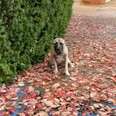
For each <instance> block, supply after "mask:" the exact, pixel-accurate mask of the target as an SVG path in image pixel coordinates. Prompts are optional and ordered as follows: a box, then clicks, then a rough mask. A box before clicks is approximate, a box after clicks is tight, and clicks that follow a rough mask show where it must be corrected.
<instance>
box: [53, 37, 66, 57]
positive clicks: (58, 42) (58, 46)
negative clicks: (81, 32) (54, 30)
mask: <svg viewBox="0 0 116 116" xmlns="http://www.w3.org/2000/svg"><path fill="white" fill-rule="evenodd" d="M64 45H65V41H64V39H62V38H56V39H55V40H54V50H55V52H56V54H57V55H60V54H62V53H63V46H64Z"/></svg>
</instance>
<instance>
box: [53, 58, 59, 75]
mask: <svg viewBox="0 0 116 116" xmlns="http://www.w3.org/2000/svg"><path fill="white" fill-rule="evenodd" d="M53 62H54V66H55V69H54V73H55V74H57V73H58V66H57V63H56V60H55V58H54V59H53Z"/></svg>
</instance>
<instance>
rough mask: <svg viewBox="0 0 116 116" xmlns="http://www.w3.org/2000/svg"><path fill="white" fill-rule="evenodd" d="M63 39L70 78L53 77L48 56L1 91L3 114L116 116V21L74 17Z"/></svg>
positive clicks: (1, 113)
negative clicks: (70, 64)
mask: <svg viewBox="0 0 116 116" xmlns="http://www.w3.org/2000/svg"><path fill="white" fill-rule="evenodd" d="M65 40H66V41H67V45H68V47H69V52H70V53H69V54H70V55H69V57H70V58H71V60H72V61H73V63H74V65H75V66H74V68H70V72H71V76H70V77H65V76H64V75H63V74H62V73H59V75H58V76H55V75H54V73H53V70H52V69H51V68H50V67H49V65H48V61H49V57H46V59H45V61H44V62H43V63H41V64H38V65H35V66H33V67H32V68H30V69H28V70H26V71H24V72H23V73H22V74H21V75H19V76H18V77H17V79H16V82H14V84H12V85H9V86H5V85H3V86H2V87H1V88H0V116H17V114H19V116H116V21H115V18H111V17H105V18H104V17H95V16H86V15H77V16H72V18H71V21H70V24H69V26H68V29H67V33H66V34H65ZM61 69H63V67H62V66H61Z"/></svg>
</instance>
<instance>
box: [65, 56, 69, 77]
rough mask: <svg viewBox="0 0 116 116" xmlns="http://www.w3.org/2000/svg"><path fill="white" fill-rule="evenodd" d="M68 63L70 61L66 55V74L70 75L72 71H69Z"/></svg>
mask: <svg viewBox="0 0 116 116" xmlns="http://www.w3.org/2000/svg"><path fill="white" fill-rule="evenodd" d="M68 63H69V59H68V56H67V55H66V59H65V74H66V75H67V76H70V73H69V71H68Z"/></svg>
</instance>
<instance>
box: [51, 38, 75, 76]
mask: <svg viewBox="0 0 116 116" xmlns="http://www.w3.org/2000/svg"><path fill="white" fill-rule="evenodd" d="M52 58H53V63H54V67H55V68H54V72H55V74H57V73H58V63H61V62H63V61H64V63H65V74H66V75H67V76H70V73H69V70H68V66H69V65H70V66H71V67H73V64H72V62H71V61H70V59H69V56H68V47H67V45H66V42H65V40H64V39H63V38H56V39H54V41H53V52H52Z"/></svg>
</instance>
